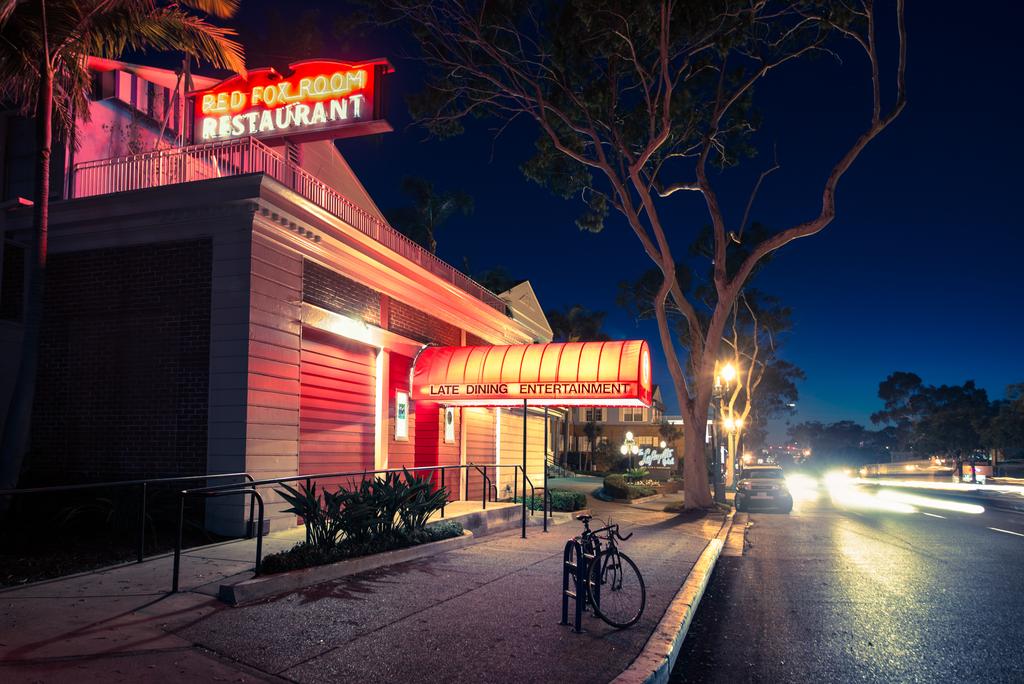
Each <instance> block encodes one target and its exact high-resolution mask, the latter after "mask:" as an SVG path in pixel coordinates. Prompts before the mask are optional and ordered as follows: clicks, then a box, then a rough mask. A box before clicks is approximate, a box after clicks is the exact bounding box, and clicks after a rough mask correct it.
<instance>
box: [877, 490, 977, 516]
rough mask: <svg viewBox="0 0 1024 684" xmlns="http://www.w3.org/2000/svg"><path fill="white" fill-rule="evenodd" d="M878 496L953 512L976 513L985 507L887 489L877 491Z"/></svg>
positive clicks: (888, 499)
mask: <svg viewBox="0 0 1024 684" xmlns="http://www.w3.org/2000/svg"><path fill="white" fill-rule="evenodd" d="M878 498H880V499H884V500H886V501H898V502H900V503H905V504H911V505H913V506H919V507H921V508H937V509H939V510H940V511H952V512H954V513H970V514H972V515H978V514H980V513H984V512H985V507H984V506H979V505H978V504H969V503H963V502H960V501H946V500H944V499H936V498H933V497H930V496H921V495H919V494H907V493H905V492H896V491H893V490H889V489H883V490H882V491H880V492H878Z"/></svg>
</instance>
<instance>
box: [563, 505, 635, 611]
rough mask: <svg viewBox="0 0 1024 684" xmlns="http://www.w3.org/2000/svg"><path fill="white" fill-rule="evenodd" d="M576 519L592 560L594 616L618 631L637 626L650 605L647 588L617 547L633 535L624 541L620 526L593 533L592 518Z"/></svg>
mask: <svg viewBox="0 0 1024 684" xmlns="http://www.w3.org/2000/svg"><path fill="white" fill-rule="evenodd" d="M576 519H577V520H579V521H580V522H582V523H583V534H581V535H580V536H579V537H577V539H578V540H579V542H580V546H581V547H582V550H583V554H584V557H585V558H590V559H591V560H590V563H589V567H588V568H587V581H586V587H587V601H588V603H589V604H590V605H592V606H593V607H594V614H595V615H597V617H599V618H601V619H602V620H604V621H605V622H606V623H608V624H609V625H611V626H612V627H615V628H618V629H624V628H626V627H629V626H630V625H633V624H636V622H637V621H638V620H639V619H640V616H641V615H643V612H644V606H646V605H647V587H646V586H645V585H644V578H643V575H641V574H640V569H639V568H637V566H636V563H634V562H633V559H632V558H630V557H629V556H627V555H626V554H624V553H622V552H621V551H619V547H618V545H617V544H616V543H615V542H616V540H619V541H626V540H627V539H629V538H630V537H632V536H633V533H632V532H630V533H629V534H627V535H626V536H625V537H623V536H622V535H621V534H620V533H619V526H618V525H605V526H604V527H602V528H600V529H597V530H591V529H590V521H591V520H592V519H593V516H591V515H586V514H584V515H578V516H576ZM602 535H603V536H602Z"/></svg>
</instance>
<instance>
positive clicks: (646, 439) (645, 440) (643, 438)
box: [636, 435, 658, 447]
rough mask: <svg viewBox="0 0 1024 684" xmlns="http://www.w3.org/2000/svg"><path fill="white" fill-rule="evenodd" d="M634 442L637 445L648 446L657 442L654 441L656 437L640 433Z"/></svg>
mask: <svg viewBox="0 0 1024 684" xmlns="http://www.w3.org/2000/svg"><path fill="white" fill-rule="evenodd" d="M636 443H637V444H638V445H639V446H650V447H652V446H654V445H655V444H657V443H658V442H657V441H656V438H655V437H654V436H652V435H640V436H639V437H637V438H636Z"/></svg>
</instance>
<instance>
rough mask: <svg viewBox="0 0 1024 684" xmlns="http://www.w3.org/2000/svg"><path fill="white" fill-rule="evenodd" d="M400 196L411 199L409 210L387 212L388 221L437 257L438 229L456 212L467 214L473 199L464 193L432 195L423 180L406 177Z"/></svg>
mask: <svg viewBox="0 0 1024 684" xmlns="http://www.w3.org/2000/svg"><path fill="white" fill-rule="evenodd" d="M402 192H403V193H405V194H406V195H408V196H409V198H410V199H412V205H411V206H405V207H399V208H398V209H395V210H393V211H391V212H389V215H388V220H389V221H390V222H391V224H392V225H393V226H394V227H395V228H396V229H398V231H399V232H400V233H402V234H403V235H405V236H406V237H408V238H409V239H411V240H413V241H415V242H417V243H418V244H419V245H420V246H422V247H426V248H427V249H429V250H430V253H431V254H437V238H436V237H435V235H436V234H437V229H438V228H440V227H441V224H443V223H445V222H446V221H447V220H448V219H450V218H451V217H452V216H454V215H455V213H456V212H460V213H462V214H467V215H468V214H470V213H471V212H472V211H473V198H472V197H470V196H469V195H467V194H466V193H464V192H459V191H449V192H435V191H434V184H433V183H431V182H430V181H428V180H426V179H424V178H415V177H408V178H405V179H404V180H403V181H402Z"/></svg>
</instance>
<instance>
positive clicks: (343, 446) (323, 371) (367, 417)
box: [299, 328, 377, 484]
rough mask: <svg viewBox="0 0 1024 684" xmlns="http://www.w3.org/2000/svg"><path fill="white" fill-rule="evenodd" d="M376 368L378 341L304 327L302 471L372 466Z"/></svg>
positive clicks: (310, 471)
mask: <svg viewBox="0 0 1024 684" xmlns="http://www.w3.org/2000/svg"><path fill="white" fill-rule="evenodd" d="M375 369H376V350H375V349H374V348H373V347H370V346H368V345H364V344H360V343H358V342H351V341H348V340H344V339H342V338H338V337H334V336H333V335H328V334H326V333H322V332H319V331H316V330H312V329H310V328H304V329H303V331H302V354H301V360H300V368H299V373H300V378H301V386H302V399H301V402H300V405H299V474H313V473H329V472H350V471H360V470H372V469H373V466H374V425H375V423H376V386H377V385H376V378H375ZM338 481H340V480H334V481H333V482H338ZM345 481H346V482H347V481H348V478H345ZM357 481H358V480H357ZM321 484H327V482H322V483H321Z"/></svg>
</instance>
